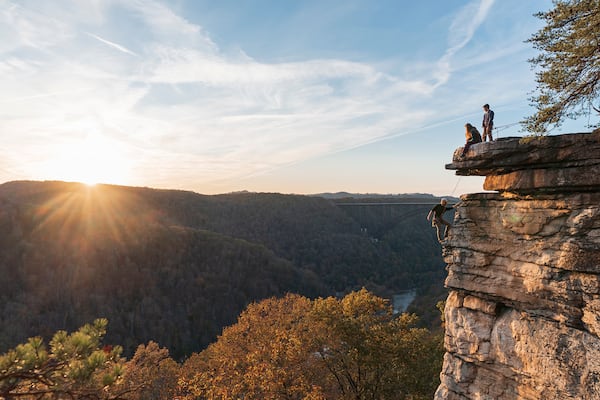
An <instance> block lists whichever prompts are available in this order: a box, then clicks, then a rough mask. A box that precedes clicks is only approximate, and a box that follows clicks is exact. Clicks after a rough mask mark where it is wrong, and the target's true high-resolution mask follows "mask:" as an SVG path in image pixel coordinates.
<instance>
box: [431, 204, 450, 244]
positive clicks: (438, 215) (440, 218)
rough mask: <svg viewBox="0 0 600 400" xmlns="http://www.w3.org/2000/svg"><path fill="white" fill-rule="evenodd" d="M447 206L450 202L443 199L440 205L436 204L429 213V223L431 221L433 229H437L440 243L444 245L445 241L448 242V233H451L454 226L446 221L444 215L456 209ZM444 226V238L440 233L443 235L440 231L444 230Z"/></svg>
mask: <svg viewBox="0 0 600 400" xmlns="http://www.w3.org/2000/svg"><path fill="white" fill-rule="evenodd" d="M447 204H448V201H447V200H446V199H441V200H440V204H436V205H435V206H433V208H432V209H431V210H430V211H429V214H427V221H431V225H432V226H433V227H435V230H436V233H437V238H438V242H440V243H443V242H444V240H446V239H447V238H448V233H449V232H450V228H451V226H452V225H451V224H450V223H449V222H448V221H446V220H445V219H444V213H445V212H446V211H448V210H452V208H454V207H446V205H447ZM432 217H433V220H432ZM442 225H443V226H444V227H445V228H444V237H443V238H442V236H441V235H440V233H441V232H440V230H441V228H442Z"/></svg>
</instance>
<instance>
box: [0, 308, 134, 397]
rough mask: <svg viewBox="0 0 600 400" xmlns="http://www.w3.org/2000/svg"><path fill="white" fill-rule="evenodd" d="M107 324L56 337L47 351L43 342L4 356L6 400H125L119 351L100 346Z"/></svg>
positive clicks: (0, 372)
mask: <svg viewBox="0 0 600 400" xmlns="http://www.w3.org/2000/svg"><path fill="white" fill-rule="evenodd" d="M107 324H108V321H107V320H106V319H97V320H95V321H94V323H93V324H86V325H84V326H83V327H81V328H80V329H79V330H78V331H76V332H73V333H71V334H68V333H67V332H65V331H59V332H57V333H56V334H54V336H53V338H52V340H51V341H50V343H49V344H50V348H49V349H48V348H47V347H46V345H45V344H44V341H43V340H42V339H41V338H40V337H34V338H30V339H29V340H28V341H27V343H25V344H20V345H18V346H17V347H16V348H14V349H12V350H10V351H8V352H7V353H6V354H3V355H2V356H0V398H2V399H17V398H19V399H33V398H35V399H125V398H126V397H124V396H125V395H126V393H129V392H130V391H131V389H123V388H121V387H120V386H119V384H120V380H121V376H122V374H123V371H124V368H123V360H122V359H121V357H120V354H121V350H122V349H121V347H120V346H102V347H101V340H102V338H103V336H104V335H105V333H106V326H107Z"/></svg>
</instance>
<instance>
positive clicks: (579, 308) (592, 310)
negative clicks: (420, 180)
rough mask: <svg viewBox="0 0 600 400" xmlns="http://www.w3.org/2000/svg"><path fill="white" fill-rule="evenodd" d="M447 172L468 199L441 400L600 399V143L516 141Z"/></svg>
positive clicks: (477, 152)
mask: <svg viewBox="0 0 600 400" xmlns="http://www.w3.org/2000/svg"><path fill="white" fill-rule="evenodd" d="M457 154H458V153H455V158H454V160H453V163H452V164H449V165H447V166H446V168H448V169H454V170H457V174H459V175H485V176H486V180H485V184H484V188H485V189H488V190H496V191H497V192H496V193H479V194H469V195H463V196H462V197H461V203H460V205H459V207H458V209H457V213H456V217H455V221H454V227H453V230H452V233H451V237H450V239H449V241H448V243H447V244H446V245H445V246H444V248H443V252H444V258H445V261H446V263H447V264H448V267H447V269H448V277H447V279H446V286H447V287H448V288H449V289H450V294H449V297H448V299H447V302H446V310H445V315H446V337H445V346H446V355H445V358H444V367H443V370H442V374H441V380H442V383H441V385H440V387H439V388H438V391H437V393H436V399H447V400H454V399H490V400H492V399H493V400H507V399H532V400H539V399H544V400H552V399H556V400H558V399H560V400H564V399H600V134H574V135H561V136H552V137H541V138H534V139H528V140H527V139H519V138H508V139H503V140H499V141H497V142H492V143H482V144H478V145H475V146H473V147H472V148H471V150H470V151H469V153H468V154H467V157H466V158H464V159H462V160H458V159H457V158H456V156H457Z"/></svg>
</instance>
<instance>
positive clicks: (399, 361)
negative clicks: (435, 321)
mask: <svg viewBox="0 0 600 400" xmlns="http://www.w3.org/2000/svg"><path fill="white" fill-rule="evenodd" d="M415 323H416V317H415V316H414V315H408V314H405V315H402V316H401V317H399V318H396V317H394V316H393V315H392V310H391V307H390V305H389V304H388V302H387V301H386V300H384V299H382V298H379V297H377V296H375V295H373V294H371V293H370V292H368V291H367V290H365V289H362V290H361V291H358V292H353V293H350V294H349V295H347V296H346V297H344V298H343V299H336V298H333V297H329V298H325V299H317V300H314V301H311V300H309V299H307V298H305V297H302V296H298V295H287V296H286V297H284V298H282V299H276V298H271V299H268V300H264V301H262V302H260V303H255V304H251V305H250V306H248V308H247V309H246V310H245V311H244V312H243V313H242V314H241V315H240V317H239V319H238V322H237V323H236V324H235V325H233V326H230V327H228V328H226V329H225V330H224V331H223V334H222V335H221V336H220V337H219V338H218V340H217V342H216V343H214V344H212V345H211V346H209V347H208V348H207V349H206V350H205V351H203V352H202V353H200V354H195V355H193V356H192V357H190V359H188V361H187V362H186V363H185V364H184V366H183V367H182V373H183V376H182V378H181V379H180V382H181V383H182V388H183V390H184V392H185V393H186V394H187V395H188V397H189V398H191V399H198V398H201V399H210V400H213V399H214V400H229V399H240V398H244V399H246V400H253V399H256V400H258V399H267V400H269V399H271V400H279V399H287V400H300V399H303V400H309V399H310V400H324V399H336V400H337V399H340V400H345V399H348V400H350V399H352V400H366V399H378V400H383V399H395V400H403V399H426V398H431V397H432V396H433V393H434V391H435V389H436V387H437V386H438V384H439V379H438V376H439V372H440V369H441V360H442V354H443V350H442V346H441V340H440V338H439V337H438V336H432V335H431V334H430V332H429V331H428V330H426V329H423V328H416V327H415Z"/></svg>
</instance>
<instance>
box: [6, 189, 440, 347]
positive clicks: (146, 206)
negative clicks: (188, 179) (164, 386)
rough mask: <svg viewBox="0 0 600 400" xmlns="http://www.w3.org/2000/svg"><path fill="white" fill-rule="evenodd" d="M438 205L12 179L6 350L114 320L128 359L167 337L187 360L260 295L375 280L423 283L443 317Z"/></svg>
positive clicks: (327, 291) (111, 333)
mask: <svg viewBox="0 0 600 400" xmlns="http://www.w3.org/2000/svg"><path fill="white" fill-rule="evenodd" d="M422 197H423V196H420V197H419V196H417V198H422ZM425 198H427V199H428V201H433V202H435V201H436V199H435V198H433V197H431V196H429V197H427V196H425ZM396 200H398V198H396ZM335 201H338V202H339V201H341V202H343V201H344V200H335ZM361 201H363V200H362V199H361ZM372 201H383V200H382V199H373V200H372ZM428 208H430V207H429V206H427V205H425V206H423V205H412V206H406V207H404V208H388V209H386V208H385V207H371V208H363V209H362V210H361V209H359V208H356V207H354V208H353V207H351V206H344V207H343V206H340V205H338V204H336V202H334V200H332V199H327V198H323V197H316V196H315V197H311V196H299V195H282V194H271V193H232V194H224V195H215V196H207V195H200V194H197V193H193V192H187V191H176V190H157V189H149V188H137V187H122V186H112V185H97V186H94V187H88V186H85V185H81V184H78V183H64V182H9V183H5V184H3V185H0V351H6V349H8V348H10V347H12V346H14V345H16V344H17V343H20V342H23V341H24V340H25V339H26V338H27V337H30V336H35V335H42V336H44V337H49V336H50V335H51V334H53V333H54V332H55V331H57V330H59V329H66V330H75V329H77V328H78V327H80V326H82V325H84V324H85V323H89V322H90V321H92V320H94V319H95V318H99V317H102V318H107V319H108V320H109V321H110V329H109V330H108V333H107V337H106V340H107V341H108V342H109V343H118V344H120V345H122V346H123V347H124V348H125V353H126V354H132V352H133V350H134V349H135V348H136V346H138V345H139V344H141V343H146V342H148V341H149V340H154V341H157V342H158V343H160V345H161V346H165V347H167V348H169V350H170V351H171V354H172V355H173V356H174V357H176V358H182V357H184V356H186V355H189V354H191V353H192V352H195V351H199V350H201V349H203V348H205V347H206V346H207V345H208V344H209V343H211V342H213V341H214V340H215V338H216V336H217V335H218V334H219V333H220V332H221V330H222V329H223V327H225V326H228V325H231V324H232V323H233V322H234V321H235V320H236V318H237V316H238V315H239V314H240V312H241V311H242V310H244V308H245V307H246V306H247V305H248V304H250V303H251V302H254V301H259V300H261V299H265V298H268V297H271V296H276V297H281V296H283V295H285V293H289V292H291V293H298V294H300V295H303V296H307V297H309V298H316V297H319V296H330V295H334V294H344V293H348V292H350V291H352V290H357V289H360V288H361V287H366V288H368V289H369V290H371V291H373V292H374V293H376V294H377V295H381V296H384V297H389V296H391V295H392V294H394V293H396V292H398V291H400V290H404V289H409V288H417V289H418V297H417V299H416V300H415V302H414V304H421V307H422V308H421V309H422V310H424V313H422V314H427V313H431V315H432V316H431V319H433V318H437V316H439V314H437V315H436V313H437V310H435V307H434V304H435V302H436V301H437V300H439V299H441V298H442V297H443V289H442V282H443V275H444V265H443V262H442V260H441V256H440V251H439V245H438V244H437V241H436V240H435V237H434V234H433V232H432V230H431V227H430V226H429V225H428V223H427V221H425V218H424V217H425V215H426V213H427V211H428ZM425 317H426V318H425V320H427V319H428V317H427V315H425Z"/></svg>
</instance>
